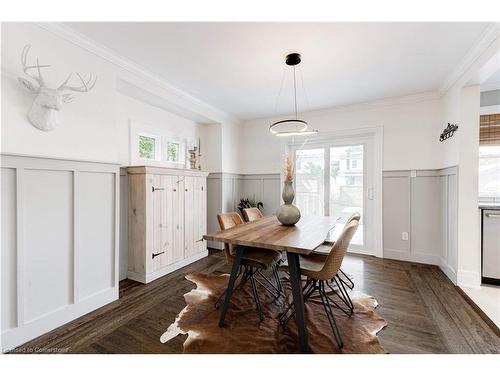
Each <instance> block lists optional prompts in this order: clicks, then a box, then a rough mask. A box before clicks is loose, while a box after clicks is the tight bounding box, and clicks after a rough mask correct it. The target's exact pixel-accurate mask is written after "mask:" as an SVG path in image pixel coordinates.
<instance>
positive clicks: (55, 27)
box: [37, 22, 241, 124]
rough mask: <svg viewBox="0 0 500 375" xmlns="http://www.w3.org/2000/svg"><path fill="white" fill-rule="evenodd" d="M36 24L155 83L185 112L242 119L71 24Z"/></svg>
mask: <svg viewBox="0 0 500 375" xmlns="http://www.w3.org/2000/svg"><path fill="white" fill-rule="evenodd" d="M37 26H39V27H40V28H42V29H44V30H46V31H49V32H51V33H52V34H54V35H56V36H58V37H60V38H62V39H64V40H66V41H68V42H71V43H73V44H75V45H76V46H78V47H80V48H82V49H85V50H86V51H88V52H90V53H92V54H94V55H96V56H98V57H100V58H102V59H104V60H106V61H108V62H110V63H112V64H114V65H116V66H118V67H120V68H122V69H124V70H126V71H128V72H129V73H132V74H134V75H135V76H138V77H140V78H142V79H144V80H146V81H149V82H150V83H153V84H155V85H156V86H158V87H159V88H161V89H163V90H165V91H167V92H168V94H169V95H172V96H173V97H175V98H177V99H179V100H180V101H182V102H184V103H188V106H189V108H186V110H187V111H191V112H196V113H198V114H199V115H200V116H202V117H208V118H210V119H211V120H213V121H214V122H231V123H236V124H237V123H240V122H241V120H240V119H239V118H237V117H235V116H233V115H231V114H229V113H227V112H225V111H223V110H221V109H219V108H216V107H214V106H212V105H210V104H208V103H205V102H204V101H202V100H200V99H198V98H196V97H194V96H192V95H190V94H188V93H186V92H185V91H183V90H180V89H178V88H177V87H175V86H173V85H171V84H170V83H168V82H167V81H166V80H165V79H163V78H162V77H160V76H158V75H157V74H154V73H152V72H151V71H149V70H147V69H145V68H144V67H142V66H141V65H139V64H136V63H134V62H132V61H130V60H129V59H127V58H126V57H124V56H122V55H120V54H118V53H116V52H115V51H113V50H111V49H109V48H107V47H105V46H103V45H102V44H100V43H98V42H96V41H94V40H93V39H91V38H89V37H87V36H85V35H83V34H82V33H80V32H78V31H76V30H74V29H73V28H71V27H70V26H67V25H64V24H62V23H52V22H50V23H37Z"/></svg>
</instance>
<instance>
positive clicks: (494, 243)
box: [481, 206, 500, 285]
mask: <svg viewBox="0 0 500 375" xmlns="http://www.w3.org/2000/svg"><path fill="white" fill-rule="evenodd" d="M481 212H482V218H481V232H482V233H481V253H482V265H481V268H482V272H481V273H482V274H481V281H482V283H484V284H495V285H500V206H484V207H481Z"/></svg>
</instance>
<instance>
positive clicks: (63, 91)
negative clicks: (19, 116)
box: [19, 44, 97, 131]
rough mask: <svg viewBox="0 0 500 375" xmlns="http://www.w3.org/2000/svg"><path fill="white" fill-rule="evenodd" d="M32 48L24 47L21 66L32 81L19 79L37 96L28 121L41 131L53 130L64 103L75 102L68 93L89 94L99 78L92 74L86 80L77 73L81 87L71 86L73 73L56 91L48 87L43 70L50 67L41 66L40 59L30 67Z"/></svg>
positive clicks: (28, 45) (29, 46)
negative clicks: (29, 55)
mask: <svg viewBox="0 0 500 375" xmlns="http://www.w3.org/2000/svg"><path fill="white" fill-rule="evenodd" d="M30 48H31V45H30V44H27V45H26V46H24V48H23V52H22V54H21V65H22V68H23V73H24V74H25V75H26V76H28V77H29V78H30V79H31V80H29V79H25V78H21V77H19V82H21V84H22V85H23V86H24V87H25V88H26V89H28V90H29V91H31V92H32V93H34V94H35V95H36V96H35V99H34V100H33V104H32V105H31V108H30V110H29V112H28V120H29V121H30V123H31V124H32V125H33V126H35V127H37V128H38V129H40V130H43V131H49V130H53V129H55V128H56V127H57V125H58V122H59V120H58V112H59V111H60V110H61V107H62V105H63V103H69V102H71V101H72V100H73V95H72V94H70V93H67V91H77V92H88V91H90V90H92V88H93V87H94V85H95V83H96V81H97V77H96V76H94V75H93V74H90V76H89V78H88V79H87V80H84V79H83V78H82V76H81V75H80V73H76V75H77V76H78V78H79V79H80V82H81V86H69V85H68V82H69V80H70V79H71V77H72V76H73V73H70V74H69V75H68V78H66V80H65V81H64V82H63V83H62V84H61V85H60V86H59V87H57V88H55V89H52V88H50V87H47V85H46V84H45V81H44V79H43V76H42V72H41V70H42V69H43V68H48V67H50V65H40V63H39V62H38V58H37V59H36V65H28V63H27V60H28V53H29V51H30ZM34 70H36V73H37V74H36V75H34V74H33V73H32V72H33V71H34ZM32 81H34V82H32Z"/></svg>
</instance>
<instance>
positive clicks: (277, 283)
mask: <svg viewBox="0 0 500 375" xmlns="http://www.w3.org/2000/svg"><path fill="white" fill-rule="evenodd" d="M273 274H274V279H275V280H276V285H277V286H278V291H279V292H280V294H283V285H282V284H281V279H280V274H279V271H278V265H277V264H273Z"/></svg>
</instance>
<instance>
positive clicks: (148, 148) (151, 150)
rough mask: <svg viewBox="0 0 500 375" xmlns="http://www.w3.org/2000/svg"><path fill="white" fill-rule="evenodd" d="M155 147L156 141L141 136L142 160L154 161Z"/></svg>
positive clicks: (140, 151) (140, 155)
mask: <svg viewBox="0 0 500 375" xmlns="http://www.w3.org/2000/svg"><path fill="white" fill-rule="evenodd" d="M155 147H156V139H154V138H152V137H146V136H144V135H140V136H139V157H140V158H141V159H149V160H154V158H155Z"/></svg>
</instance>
